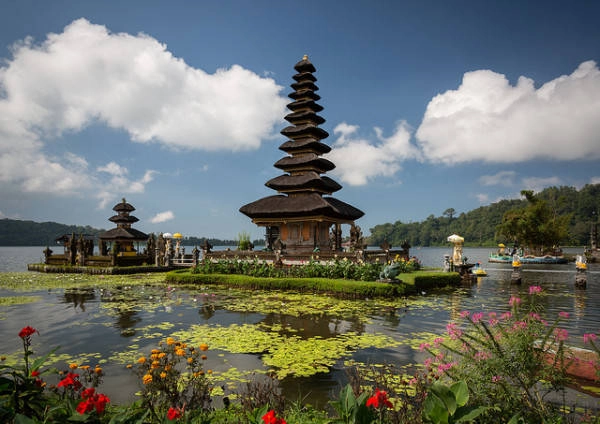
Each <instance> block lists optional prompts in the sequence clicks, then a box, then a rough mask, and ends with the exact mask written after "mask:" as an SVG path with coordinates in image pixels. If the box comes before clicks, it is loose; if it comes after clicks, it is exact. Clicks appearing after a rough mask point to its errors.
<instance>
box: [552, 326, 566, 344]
mask: <svg viewBox="0 0 600 424" xmlns="http://www.w3.org/2000/svg"><path fill="white" fill-rule="evenodd" d="M554 337H555V338H556V340H557V341H565V340H567V339H568V338H569V332H568V331H567V330H565V329H562V328H557V329H556V330H554Z"/></svg>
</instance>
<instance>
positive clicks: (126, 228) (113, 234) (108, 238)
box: [98, 199, 152, 255]
mask: <svg viewBox="0 0 600 424" xmlns="http://www.w3.org/2000/svg"><path fill="white" fill-rule="evenodd" d="M134 210H135V208H134V207H133V206H132V205H131V204H129V203H127V201H126V200H125V199H123V201H121V202H120V203H117V204H116V205H115V206H114V207H113V211H115V212H117V215H113V216H111V217H110V218H108V220H109V221H111V222H114V223H115V224H117V227H116V228H113V229H112V230H108V231H106V232H104V233H102V234H100V236H99V237H98V238H99V239H100V251H101V254H102V255H105V254H106V253H107V251H106V250H107V247H105V246H107V243H114V245H116V249H117V252H119V253H120V252H122V253H124V254H131V255H135V254H136V250H135V248H134V246H133V242H134V241H135V242H145V241H146V240H147V239H148V234H146V233H143V232H141V231H139V230H136V229H135V228H131V224H133V223H135V222H138V221H139V219H137V218H136V217H135V216H133V215H131V214H130V213H131V212H133V211H134ZM138 250H139V249H138ZM151 253H152V252H151Z"/></svg>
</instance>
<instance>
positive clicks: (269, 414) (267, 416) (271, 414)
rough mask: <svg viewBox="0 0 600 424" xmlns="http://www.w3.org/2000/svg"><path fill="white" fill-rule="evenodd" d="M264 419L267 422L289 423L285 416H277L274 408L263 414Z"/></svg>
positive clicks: (273, 423)
mask: <svg viewBox="0 0 600 424" xmlns="http://www.w3.org/2000/svg"><path fill="white" fill-rule="evenodd" d="M262 420H263V421H264V423H265V424H287V423H286V422H285V420H284V419H283V418H277V417H276V416H275V411H274V410H272V409H271V410H270V411H269V412H267V413H266V414H265V415H263V416H262Z"/></svg>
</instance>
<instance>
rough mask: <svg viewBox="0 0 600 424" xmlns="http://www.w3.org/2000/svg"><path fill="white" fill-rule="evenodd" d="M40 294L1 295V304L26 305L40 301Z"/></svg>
mask: <svg viewBox="0 0 600 424" xmlns="http://www.w3.org/2000/svg"><path fill="white" fill-rule="evenodd" d="M41 299H42V298H41V297H40V296H9V297H0V306H14V305H26V304H28V303H34V302H39V301H40V300H41Z"/></svg>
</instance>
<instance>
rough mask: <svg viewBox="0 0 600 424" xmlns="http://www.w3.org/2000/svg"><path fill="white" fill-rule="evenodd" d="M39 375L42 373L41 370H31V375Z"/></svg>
mask: <svg viewBox="0 0 600 424" xmlns="http://www.w3.org/2000/svg"><path fill="white" fill-rule="evenodd" d="M38 375H40V372H39V371H38V370H33V371H31V376H32V377H37V376H38Z"/></svg>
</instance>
